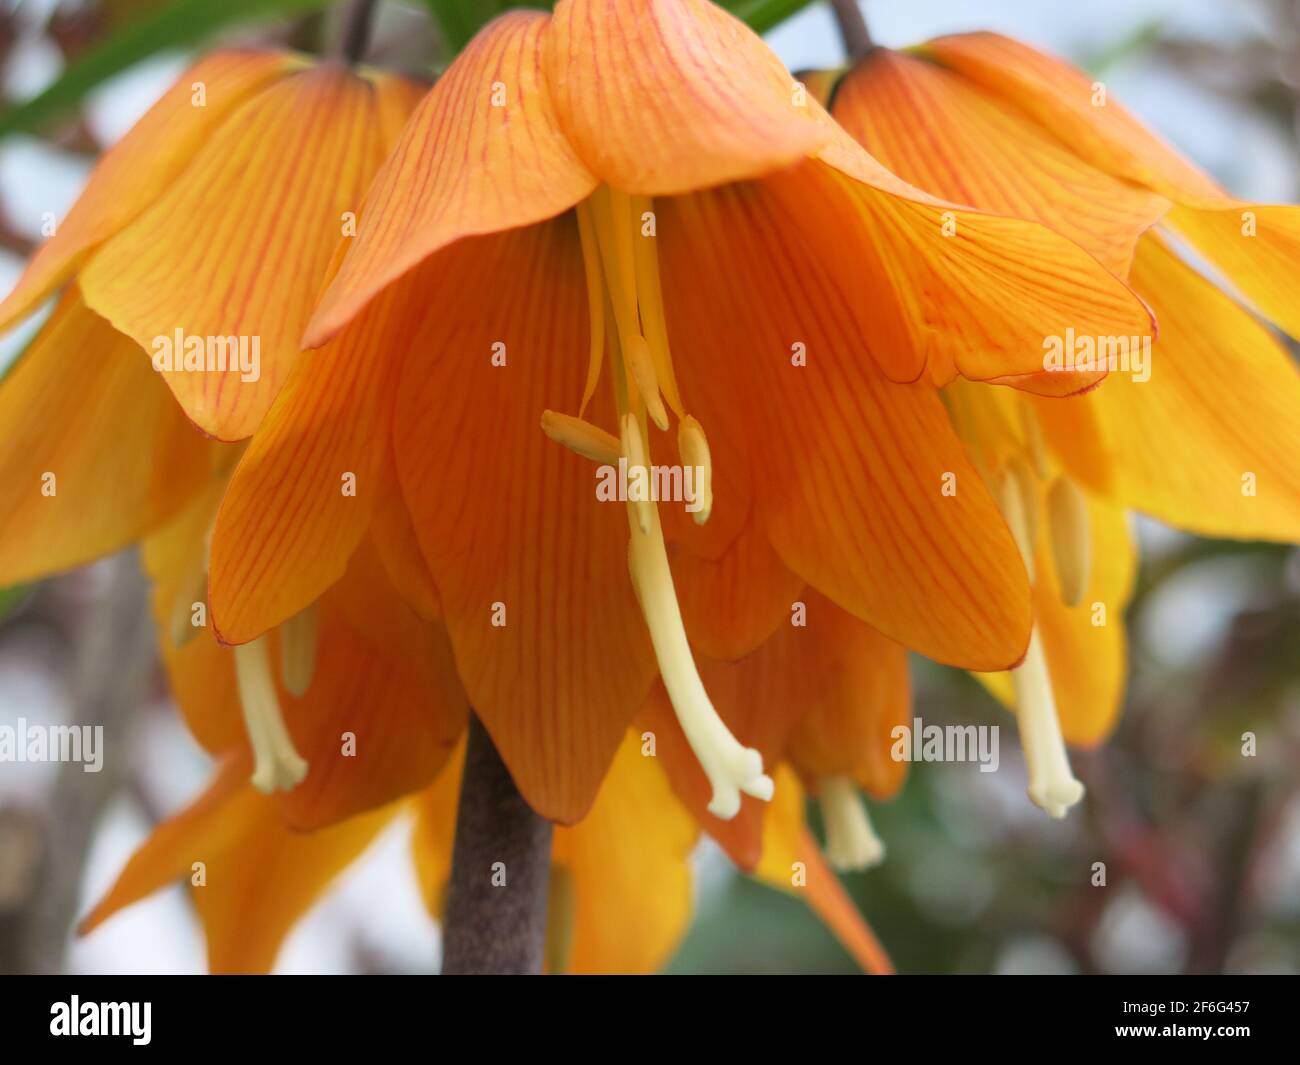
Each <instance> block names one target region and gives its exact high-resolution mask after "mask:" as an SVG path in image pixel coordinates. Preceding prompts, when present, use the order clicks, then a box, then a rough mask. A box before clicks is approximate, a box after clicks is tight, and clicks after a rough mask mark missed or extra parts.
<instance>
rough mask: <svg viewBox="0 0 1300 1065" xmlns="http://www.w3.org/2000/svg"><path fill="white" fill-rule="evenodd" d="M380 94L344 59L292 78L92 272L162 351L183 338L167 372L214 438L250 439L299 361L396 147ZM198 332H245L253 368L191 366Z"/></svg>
mask: <svg viewBox="0 0 1300 1065" xmlns="http://www.w3.org/2000/svg"><path fill="white" fill-rule="evenodd" d="M376 95H377V94H376V89H375V87H374V86H373V85H372V84H371V83H369V82H367V81H365V80H364V79H362V78H359V77H357V76H355V75H353V74H351V73H350V72H348V71H346V70H345V69H344V68H341V67H338V66H336V65H332V64H330V65H323V66H319V67H314V68H311V69H309V70H306V71H304V72H301V73H298V74H295V75H293V76H292V77H287V78H284V79H282V80H281V81H280V82H279V83H277V84H276V85H273V86H272V87H271V88H269V89H267V90H266V91H264V92H263V93H262V94H260V95H259V96H258V97H257V98H255V99H254V100H251V101H250V102H248V103H247V104H245V105H244V107H243V108H241V109H240V110H239V111H238V112H237V113H236V114H234V115H233V116H232V117H231V118H230V120H229V121H228V122H226V124H225V125H223V126H222V127H221V128H220V129H219V130H218V131H217V132H216V133H215V134H214V135H213V136H212V137H210V138H209V139H208V140H207V142H206V143H205V144H204V145H203V147H202V148H201V150H199V151H198V152H197V154H196V156H195V158H194V160H193V162H192V163H191V164H190V165H189V166H188V167H186V168H185V170H184V172H183V173H182V174H181V175H180V176H179V177H178V178H176V179H175V180H174V181H173V182H172V183H171V184H170V185H169V187H168V188H167V190H166V191H165V192H164V193H163V194H162V195H161V196H158V197H156V198H155V202H154V203H153V205H152V206H151V207H150V208H149V209H148V210H146V211H145V212H144V213H143V214H141V215H140V216H139V217H138V218H137V219H135V221H134V222H133V223H132V224H131V225H129V226H127V227H126V228H125V229H124V230H123V231H122V232H120V233H119V234H118V235H117V236H115V237H113V238H112V239H110V240H109V241H107V242H106V243H105V244H104V245H103V246H102V247H101V248H100V249H99V251H98V252H97V253H96V254H95V255H94V256H93V257H92V258H91V259H90V261H89V263H88V264H87V265H86V267H85V269H84V270H83V272H82V275H81V276H82V287H83V290H84V292H85V295H86V302H87V303H88V304H89V305H90V306H91V307H92V308H93V309H95V310H97V311H98V312H99V313H101V314H103V315H104V316H105V317H106V318H108V319H109V320H110V321H111V322H112V323H113V324H114V325H115V326H116V327H117V328H118V329H120V330H122V331H123V332H125V333H127V334H129V335H130V336H132V337H134V338H135V339H136V341H138V342H139V343H140V345H141V346H143V347H145V348H146V349H148V350H150V351H152V352H154V353H155V357H158V356H159V355H163V354H166V353H167V351H168V349H169V348H170V349H171V353H172V356H173V359H174V360H175V361H176V363H177V364H178V365H177V366H174V367H173V368H172V369H170V370H169V371H168V372H167V373H166V378H167V383H168V384H169V385H170V387H171V388H172V391H173V392H174V393H175V394H176V398H177V399H178V400H179V401H180V403H181V405H182V406H183V407H184V408H185V410H186V413H187V414H188V415H189V416H190V418H191V419H193V421H194V422H195V423H196V424H197V425H199V427H200V428H202V429H203V430H204V431H205V432H207V433H210V434H211V435H213V436H216V437H218V438H220V439H223V440H240V439H243V438H244V437H246V436H249V435H250V434H251V433H252V432H253V430H254V429H255V428H257V425H258V423H259V422H260V421H261V420H262V417H263V415H265V413H266V412H267V409H268V408H269V407H270V406H271V403H272V401H273V400H274V399H275V396H276V394H277V393H278V392H279V390H280V387H281V386H282V385H283V384H284V382H285V380H286V379H287V378H288V376H289V373H290V371H291V370H292V368H293V366H294V365H295V363H296V362H297V360H298V356H299V351H300V344H299V339H300V337H301V335H302V331H303V328H304V326H305V325H306V324H307V319H308V317H309V315H310V312H311V308H312V306H313V305H314V304H315V301H316V298H317V295H318V294H319V290H320V286H321V285H322V284H323V283H324V281H325V280H326V276H327V267H328V266H329V265H330V262H331V256H332V255H333V253H334V250H335V248H336V246H337V245H338V244H339V242H340V240H341V237H342V234H343V232H344V227H345V225H346V222H345V219H344V215H345V213H346V212H349V211H356V210H357V208H358V206H359V204H360V200H361V195H362V193H363V192H364V190H365V187H366V185H367V183H368V182H369V180H370V178H371V176H372V175H373V174H374V173H375V171H376V170H377V169H378V168H379V165H380V163H381V161H382V159H383V155H384V152H385V151H386V149H387V147H388V145H386V144H385V143H384V142H383V136H382V132H383V129H384V122H383V121H381V119H380V117H379V116H380V109H379V108H378V106H377V104H376V102H375V99H376ZM196 338H197V341H198V343H199V344H201V345H203V346H204V350H205V351H206V353H207V354H208V356H209V357H212V356H215V355H217V354H218V352H217V350H216V347H217V345H218V344H221V343H222V342H227V341H230V340H232V339H233V340H236V341H239V342H240V344H241V347H245V348H246V349H247V353H246V355H245V358H246V360H247V363H246V365H244V366H243V367H242V372H235V371H233V370H226V369H213V370H203V369H197V368H190V369H187V368H185V366H183V365H179V364H180V363H181V362H182V360H183V357H184V356H186V355H189V354H190V345H191V344H192V343H193V342H194V341H195V339H196ZM254 344H256V345H257V349H256V350H257V352H258V360H257V362H256V363H253V362H252V360H251V354H252V351H253V350H254V349H253V345H254ZM228 350H229V344H228V343H227V344H225V345H224V346H222V348H221V351H220V353H219V354H221V355H226V354H227V351H228ZM227 357H229V356H227Z"/></svg>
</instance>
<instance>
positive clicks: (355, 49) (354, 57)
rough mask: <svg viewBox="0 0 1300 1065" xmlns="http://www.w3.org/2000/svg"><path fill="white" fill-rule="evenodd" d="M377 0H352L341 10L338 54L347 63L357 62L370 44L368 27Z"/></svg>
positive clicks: (369, 26) (372, 20) (372, 19)
mask: <svg viewBox="0 0 1300 1065" xmlns="http://www.w3.org/2000/svg"><path fill="white" fill-rule="evenodd" d="M377 5H378V0H352V3H351V4H349V5H348V8H347V10H346V11H344V12H343V33H342V36H341V37H340V38H339V56H340V58H342V59H343V60H344V61H345V62H347V63H358V62H360V61H361V59H362V57H363V56H364V55H365V54H366V49H367V48H368V47H369V46H370V28H371V25H372V24H373V22H374V15H375V7H376V6H377Z"/></svg>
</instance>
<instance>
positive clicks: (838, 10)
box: [831, 0, 876, 63]
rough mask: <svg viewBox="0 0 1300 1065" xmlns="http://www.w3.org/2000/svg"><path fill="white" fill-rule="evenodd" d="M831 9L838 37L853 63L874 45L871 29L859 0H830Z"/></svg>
mask: <svg viewBox="0 0 1300 1065" xmlns="http://www.w3.org/2000/svg"><path fill="white" fill-rule="evenodd" d="M831 10H832V11H833V12H834V14H835V22H836V24H837V25H838V26H839V28H840V37H841V38H842V39H843V41H844V50H845V51H846V52H848V54H849V62H850V63H855V62H857V61H858V60H859V59H861V58H862V57H863V56H864V55H866V54H867V53H868V52H870V51H871V49H873V48H874V47H875V46H876V44H875V42H874V41H873V40H872V39H871V31H870V30H868V29H867V20H866V18H864V17H863V14H862V6H861V4H860V3H859V0H831Z"/></svg>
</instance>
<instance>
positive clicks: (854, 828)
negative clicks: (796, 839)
mask: <svg viewBox="0 0 1300 1065" xmlns="http://www.w3.org/2000/svg"><path fill="white" fill-rule="evenodd" d="M820 787H821V793H820V795H819V796H818V803H819V805H820V806H821V811H822V821H823V822H824V824H825V825H826V858H827V860H828V861H829V862H830V863H831V866H832V867H833V868H835V869H837V870H839V871H840V872H856V871H858V870H862V869H869V868H871V866H873V865H879V864H880V863H881V862H882V861H883V860H884V858H885V845H884V843H882V842H881V840H880V837H879V836H877V835H876V830H875V829H874V828H873V827H872V826H871V818H870V817H869V816H867V807H866V804H865V803H864V802H863V801H862V799H861V798H859V796H858V789H857V787H856V786H855V785H854V783H853V781H852V780H851V779H850V778H849V777H846V776H837V777H826V778H825V779H824V780H822V781H821V782H820Z"/></svg>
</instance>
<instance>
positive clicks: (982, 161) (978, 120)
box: [833, 48, 1169, 277]
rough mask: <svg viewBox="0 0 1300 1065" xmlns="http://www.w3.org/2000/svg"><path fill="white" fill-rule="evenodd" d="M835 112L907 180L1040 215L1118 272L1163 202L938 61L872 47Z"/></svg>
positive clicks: (975, 203) (1019, 213)
mask: <svg viewBox="0 0 1300 1065" xmlns="http://www.w3.org/2000/svg"><path fill="white" fill-rule="evenodd" d="M833 113H834V115H835V117H836V119H838V120H839V122H840V123H841V125H843V126H844V128H845V129H846V130H848V132H849V133H851V134H852V135H853V137H854V138H855V139H856V140H857V141H858V142H859V143H860V144H862V146H863V147H865V148H866V149H867V150H868V151H869V152H870V153H871V154H872V155H874V156H875V157H876V158H877V159H879V160H880V161H881V162H882V163H883V164H884V165H885V166H887V167H889V169H890V170H892V171H893V172H894V173H895V174H897V175H898V176H899V177H901V178H903V179H904V180H905V181H909V182H911V183H912V184H913V185H916V186H917V187H919V188H922V189H925V190H926V191H927V192H931V193H933V194H934V195H936V196H940V197H942V198H943V199H945V200H950V201H952V202H953V203H962V204H969V205H971V206H972V207H979V208H981V209H982V210H985V211H991V212H993V213H995V214H1004V215H1011V216H1013V217H1016V218H1029V219H1033V220H1034V221H1036V222H1042V223H1043V224H1044V225H1046V226H1049V227H1051V228H1052V229H1054V230H1056V231H1057V232H1058V233H1061V234H1063V235H1064V236H1066V237H1069V238H1070V239H1071V240H1072V241H1074V242H1075V243H1076V244H1079V245H1080V246H1081V247H1083V248H1085V249H1087V250H1088V251H1089V252H1091V253H1092V254H1093V255H1095V256H1096V257H1097V258H1098V259H1099V260H1100V261H1101V263H1102V264H1103V265H1104V266H1105V267H1106V268H1107V269H1108V270H1110V271H1111V273H1113V274H1115V275H1116V276H1118V277H1125V276H1127V274H1128V269H1129V264H1130V262H1131V261H1132V257H1133V248H1134V245H1135V244H1136V243H1137V239H1138V237H1140V236H1141V235H1142V233H1144V232H1145V231H1146V230H1147V229H1148V228H1149V227H1150V226H1151V225H1152V224H1153V223H1154V222H1155V221H1157V220H1158V219H1159V218H1160V217H1161V216H1162V215H1163V214H1164V213H1165V211H1167V210H1168V208H1169V201H1168V200H1166V199H1165V198H1164V197H1162V196H1159V195H1157V194H1155V193H1152V192H1150V191H1148V190H1146V189H1143V188H1139V187H1137V186H1135V185H1132V184H1129V183H1127V182H1124V181H1120V180H1117V179H1116V178H1113V177H1111V176H1110V175H1109V174H1108V173H1106V172H1104V171H1102V170H1099V169H1097V168H1095V167H1093V166H1091V165H1089V164H1088V163H1087V162H1085V161H1084V160H1082V159H1080V158H1079V157H1078V156H1077V155H1076V154H1074V153H1073V152H1071V151H1069V150H1068V149H1066V148H1065V147H1064V146H1063V145H1061V144H1060V143H1059V142H1058V141H1057V140H1056V139H1055V137H1053V136H1052V135H1051V133H1049V132H1047V131H1045V130H1043V129H1041V128H1040V127H1039V126H1038V125H1037V124H1036V123H1035V122H1033V121H1032V120H1031V119H1029V118H1028V117H1027V116H1025V115H1023V114H1022V113H1021V112H1019V111H1018V110H1017V109H1016V108H1014V107H1010V106H1008V105H1007V104H1006V102H1005V101H1003V100H1001V99H999V98H998V97H996V96H995V95H993V94H991V93H989V92H988V90H986V89H984V88H983V87H982V86H981V85H979V84H978V83H977V82H972V81H968V80H966V79H964V78H962V77H961V76H960V75H957V74H955V73H953V72H951V71H948V70H945V69H944V68H943V67H941V66H939V65H938V64H936V63H932V62H926V61H925V60H922V59H918V58H916V57H914V56H910V55H905V54H902V53H898V52H891V51H889V50H888V49H885V48H878V49H876V50H875V51H873V52H872V53H870V55H868V56H867V57H866V58H864V59H863V60H862V61H861V62H860V63H859V64H858V66H857V67H855V68H854V69H853V70H851V71H850V72H849V73H848V74H847V75H846V76H845V77H844V79H843V80H842V81H841V82H840V84H839V86H838V88H837V90H836V92H835V100H834V108H833Z"/></svg>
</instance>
